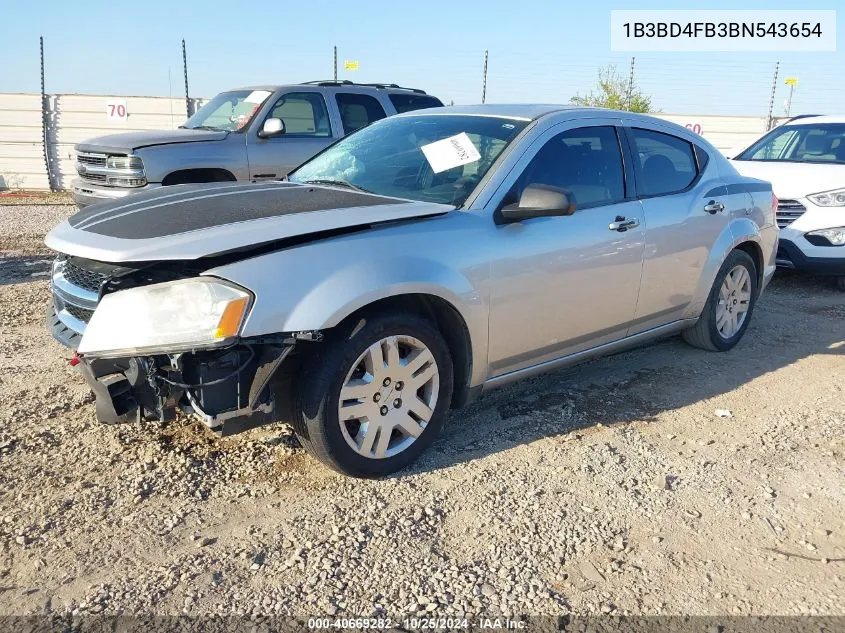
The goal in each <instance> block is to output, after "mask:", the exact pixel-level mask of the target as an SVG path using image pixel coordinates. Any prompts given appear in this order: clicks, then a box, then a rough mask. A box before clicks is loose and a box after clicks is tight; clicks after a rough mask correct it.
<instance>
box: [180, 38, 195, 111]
mask: <svg viewBox="0 0 845 633" xmlns="http://www.w3.org/2000/svg"><path fill="white" fill-rule="evenodd" d="M182 71H183V72H184V73H185V112H187V113H188V117H190V116H191V115H192V114H193V112H191V110H193V108H192V107H191V97H190V93H189V92H188V53H187V51H186V50H185V38H182Z"/></svg>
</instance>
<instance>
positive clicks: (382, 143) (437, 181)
mask: <svg viewBox="0 0 845 633" xmlns="http://www.w3.org/2000/svg"><path fill="white" fill-rule="evenodd" d="M526 125H527V123H526V121H522V120H517V119H506V118H499V117H491V116H475V115H472V116H467V115H438V116H433V115H428V116H426V115H424V114H422V113H421V114H419V115H414V114H409V115H405V116H401V117H391V118H389V119H385V120H384V121H379V122H378V123H376V124H375V125H371V126H369V127H367V128H364V129H363V130H361V131H360V132H357V133H355V134H353V135H352V136H347V137H346V138H344V139H342V140H340V141H338V142H337V143H335V144H334V145H332V146H331V147H329V148H328V149H327V150H325V151H324V152H323V153H321V154H318V155H317V156H316V157H314V158H313V159H311V160H310V161H309V162H307V163H305V164H304V165H303V166H302V167H300V168H299V169H297V170H296V171H294V172H293V173H291V174H290V175H289V176H288V179H289V180H290V181H291V182H296V183H309V182H311V183H317V184H334V185H338V186H345V187H349V188H353V189H361V190H364V191H368V192H371V193H376V194H379V195H383V196H393V197H397V198H406V199H410V200H420V201H428V202H439V203H443V204H452V205H455V206H457V207H459V206H461V205H463V203H464V201H466V199H467V197H468V196H469V194H470V193H471V192H472V190H473V189H474V188H475V186H476V185H477V184H478V183H479V181H480V180H481V179H482V178H483V177H484V174H486V173H487V170H488V169H490V166H491V165H492V164H493V162H494V161H495V160H496V158H498V156H499V155H500V154H501V153H502V151H503V150H504V149H505V147H507V145H508V144H509V143H510V142H511V141H512V140H513V139H514V137H516V135H517V134H519V132H520V131H522V129H523V128H524V127H525V126H526ZM438 141H444V143H445V145H444V144H439V145H438V144H437V142H438ZM426 152H428V154H429V155H428V156H427V155H426ZM432 165H435V167H432Z"/></svg>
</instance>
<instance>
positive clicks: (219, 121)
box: [181, 90, 272, 132]
mask: <svg viewBox="0 0 845 633" xmlns="http://www.w3.org/2000/svg"><path fill="white" fill-rule="evenodd" d="M271 94H272V93H271V92H270V91H269V90H232V91H231V92H221V93H220V94H219V95H217V96H216V97H214V98H213V99H212V100H211V101H209V102H208V103H206V104H205V105H204V106H202V107H201V108H200V109H199V110H197V112H196V113H195V114H194V115H193V116H192V117H191V118H190V119H188V120H187V121H185V123H184V125H182V126H181V127H183V128H187V129H189V130H196V129H206V130H208V129H211V130H225V131H228V132H233V131H236V130H242V129H244V128H245V127H246V126H247V125H249V122H250V121H252V118H253V116H255V113H256V112H258V109H259V108H260V107H261V104H263V103H264V102H265V101H266V100H267V97H269V96H270V95H271Z"/></svg>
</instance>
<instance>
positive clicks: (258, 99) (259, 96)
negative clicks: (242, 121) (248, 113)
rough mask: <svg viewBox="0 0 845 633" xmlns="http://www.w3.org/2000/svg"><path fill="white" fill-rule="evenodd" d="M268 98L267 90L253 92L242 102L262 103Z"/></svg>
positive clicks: (268, 92)
mask: <svg viewBox="0 0 845 633" xmlns="http://www.w3.org/2000/svg"><path fill="white" fill-rule="evenodd" d="M269 96H270V91H269V90H253V91H252V92H250V93H249V94H248V95H247V96H246V99H244V101H245V102H246V103H264V100H265V99H266V98H267V97H269Z"/></svg>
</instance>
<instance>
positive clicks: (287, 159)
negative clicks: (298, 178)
mask: <svg viewBox="0 0 845 633" xmlns="http://www.w3.org/2000/svg"><path fill="white" fill-rule="evenodd" d="M269 118H277V119H281V120H282V121H283V122H284V124H285V133H284V134H282V135H280V136H275V137H272V138H266V139H265V138H260V137H259V136H258V131H259V130H261V128H262V127H263V126H264V121H266V120H267V119H269ZM337 136H341V134H337ZM334 137H335V134H334V133H333V126H332V121H331V117H330V116H329V110H328V107H327V105H326V100H325V98H324V96H323V94H322V93H321V92H320V91H317V90H314V91H310V90H303V89H297V91H296V92H288V93H286V94H283V95H281V96H279V97H278V98H277V100H276V103H275V104H273V106H272V107H271V108H270V110H269V111H268V112H267V114H266V115H265V116H264V117H262V118H261V119H260V120H256V122H255V123H254V124H253V125H252V126H251V128H250V130H249V132H248V136H247V155H248V156H249V175H250V179H251V180H253V181H260V180H275V179H278V178H282V177H283V176H286V175H287V174H288V172H290V171H292V170H293V169H294V168H296V167H298V166H299V165H301V164H302V163H304V162H305V161H306V160H308V159H309V158H311V157H312V156H314V154H316V153H318V152H319V151H320V150H322V149H323V148H325V147H327V146H328V145H329V144H331V143H332V142H333V141H334V140H335V138H334Z"/></svg>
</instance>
